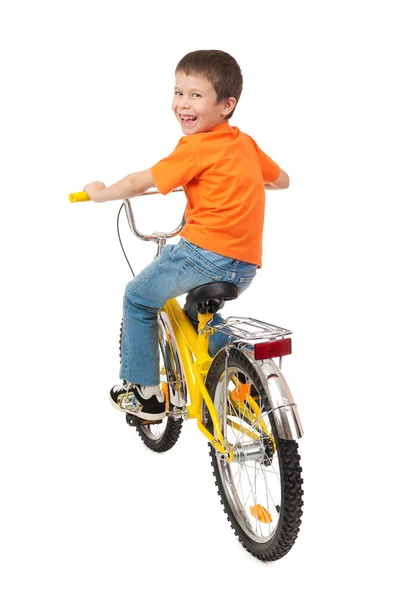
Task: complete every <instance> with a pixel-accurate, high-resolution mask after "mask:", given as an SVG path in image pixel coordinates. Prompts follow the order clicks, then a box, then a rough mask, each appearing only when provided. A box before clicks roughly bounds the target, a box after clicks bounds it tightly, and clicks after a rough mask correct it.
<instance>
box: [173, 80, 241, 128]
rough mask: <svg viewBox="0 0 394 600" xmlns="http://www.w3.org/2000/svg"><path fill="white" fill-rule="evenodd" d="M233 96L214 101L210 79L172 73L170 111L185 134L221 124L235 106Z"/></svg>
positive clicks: (215, 96)
mask: <svg viewBox="0 0 394 600" xmlns="http://www.w3.org/2000/svg"><path fill="white" fill-rule="evenodd" d="M235 103H236V101H235V98H228V99H227V100H222V101H221V102H218V103H217V95H216V92H215V89H214V87H213V85H212V83H211V82H210V81H208V80H207V79H205V77H201V76H199V75H185V73H182V72H177V73H176V75H175V91H174V99H173V101H172V110H173V111H174V113H175V116H176V118H177V120H178V121H179V124H180V126H181V128H182V132H183V133H184V134H185V135H191V134H193V133H201V132H203V131H209V130H210V129H212V127H215V125H219V123H224V121H225V120H226V116H227V115H228V114H229V113H230V112H231V111H232V110H233V108H234V106H235Z"/></svg>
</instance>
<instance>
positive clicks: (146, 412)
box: [109, 383, 166, 421]
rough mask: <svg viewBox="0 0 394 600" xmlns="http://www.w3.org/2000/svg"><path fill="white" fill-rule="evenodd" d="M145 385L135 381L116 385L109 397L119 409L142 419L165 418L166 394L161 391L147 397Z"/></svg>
mask: <svg viewBox="0 0 394 600" xmlns="http://www.w3.org/2000/svg"><path fill="white" fill-rule="evenodd" d="M146 395H147V394H146V393H145V394H144V386H139V385H136V384H134V383H126V384H123V385H115V386H114V387H113V388H112V389H111V391H110V393H109V399H110V401H111V403H112V404H113V406H115V408H117V409H118V410H122V411H124V412H127V413H130V414H132V415H134V416H135V417H138V418H140V419H147V420H150V421H153V420H155V421H156V420H160V419H164V418H165V416H166V404H165V396H164V394H163V392H162V391H161V390H160V392H159V393H157V394H155V395H151V396H150V397H148V398H147V397H146Z"/></svg>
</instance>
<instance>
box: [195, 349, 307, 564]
mask: <svg viewBox="0 0 394 600" xmlns="http://www.w3.org/2000/svg"><path fill="white" fill-rule="evenodd" d="M206 387H207V389H208V392H209V394H210V396H211V398H212V400H213V402H214V404H215V408H216V410H217V412H218V415H219V421H220V424H221V429H222V433H223V436H224V438H225V439H226V440H227V441H228V442H229V443H230V444H231V445H232V446H233V447H234V450H235V458H234V461H232V462H227V461H225V460H223V458H221V455H220V453H218V452H216V450H215V449H214V448H213V446H211V445H210V454H211V458H212V466H213V471H214V476H215V479H216V485H217V487H218V490H219V491H218V493H219V495H220V497H221V502H222V504H223V506H224V510H225V512H226V513H227V516H228V519H229V521H230V523H231V525H232V528H233V529H234V531H235V534H236V535H237V536H238V538H239V540H240V542H241V543H242V545H243V546H244V547H245V548H246V549H247V550H248V551H249V552H251V553H252V554H253V555H254V556H256V557H257V558H259V559H260V560H264V561H273V560H278V559H279V558H282V557H283V556H284V555H285V554H287V552H289V550H290V549H291V547H292V546H293V544H294V542H295V540H296V538H297V535H298V532H299V527H300V523H301V515H302V504H303V502H302V495H303V491H302V478H301V470H302V469H301V466H300V456H299V454H298V444H297V442H295V441H288V440H283V439H281V438H280V437H279V436H278V433H277V430H276V427H275V421H274V417H273V415H272V412H271V411H270V407H269V405H268V399H267V396H266V393H265V391H264V387H263V385H262V382H261V380H260V378H259V376H258V374H257V373H256V371H255V369H254V367H253V365H252V364H251V363H250V362H249V361H248V359H247V358H246V357H245V356H244V355H243V354H242V353H241V352H240V351H239V350H237V349H235V348H231V349H230V353H229V356H228V358H227V374H226V353H225V352H223V353H221V354H219V355H218V356H217V357H216V358H215V360H214V362H213V363H212V366H211V369H210V371H209V373H208V375H207V379H206ZM203 418H204V419H205V422H206V424H207V427H208V428H209V427H210V423H209V413H208V411H207V408H206V406H204V412H203ZM211 429H212V427H211Z"/></svg>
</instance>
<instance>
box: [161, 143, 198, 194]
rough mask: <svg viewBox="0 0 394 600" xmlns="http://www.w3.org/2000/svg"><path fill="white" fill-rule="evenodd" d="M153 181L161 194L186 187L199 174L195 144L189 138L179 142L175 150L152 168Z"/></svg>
mask: <svg viewBox="0 0 394 600" xmlns="http://www.w3.org/2000/svg"><path fill="white" fill-rule="evenodd" d="M151 171H152V176H153V181H154V182H155V186H156V187H157V189H158V190H159V192H160V193H161V194H164V195H165V194H168V193H169V192H171V191H172V190H173V189H175V188H176V187H179V186H182V187H183V186H184V185H186V184H187V183H189V181H191V180H192V179H193V178H194V177H196V175H197V174H198V166H197V160H196V156H195V150H194V147H193V144H192V143H191V141H190V140H189V139H188V137H183V138H181V139H180V140H179V142H178V145H177V146H176V148H175V150H174V151H173V152H172V153H171V154H170V155H169V156H167V157H166V158H163V159H162V160H160V161H159V162H158V163H156V164H155V165H153V167H151Z"/></svg>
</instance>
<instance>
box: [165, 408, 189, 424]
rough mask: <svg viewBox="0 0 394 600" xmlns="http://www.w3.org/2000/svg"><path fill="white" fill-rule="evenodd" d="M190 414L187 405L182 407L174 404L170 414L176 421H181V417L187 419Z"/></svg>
mask: <svg viewBox="0 0 394 600" xmlns="http://www.w3.org/2000/svg"><path fill="white" fill-rule="evenodd" d="M188 414H189V413H188V412H187V408H186V406H183V407H182V408H178V407H177V406H173V408H172V411H171V412H170V413H169V416H171V417H172V418H173V419H174V420H175V421H179V419H184V420H185V421H186V419H187V418H188Z"/></svg>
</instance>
